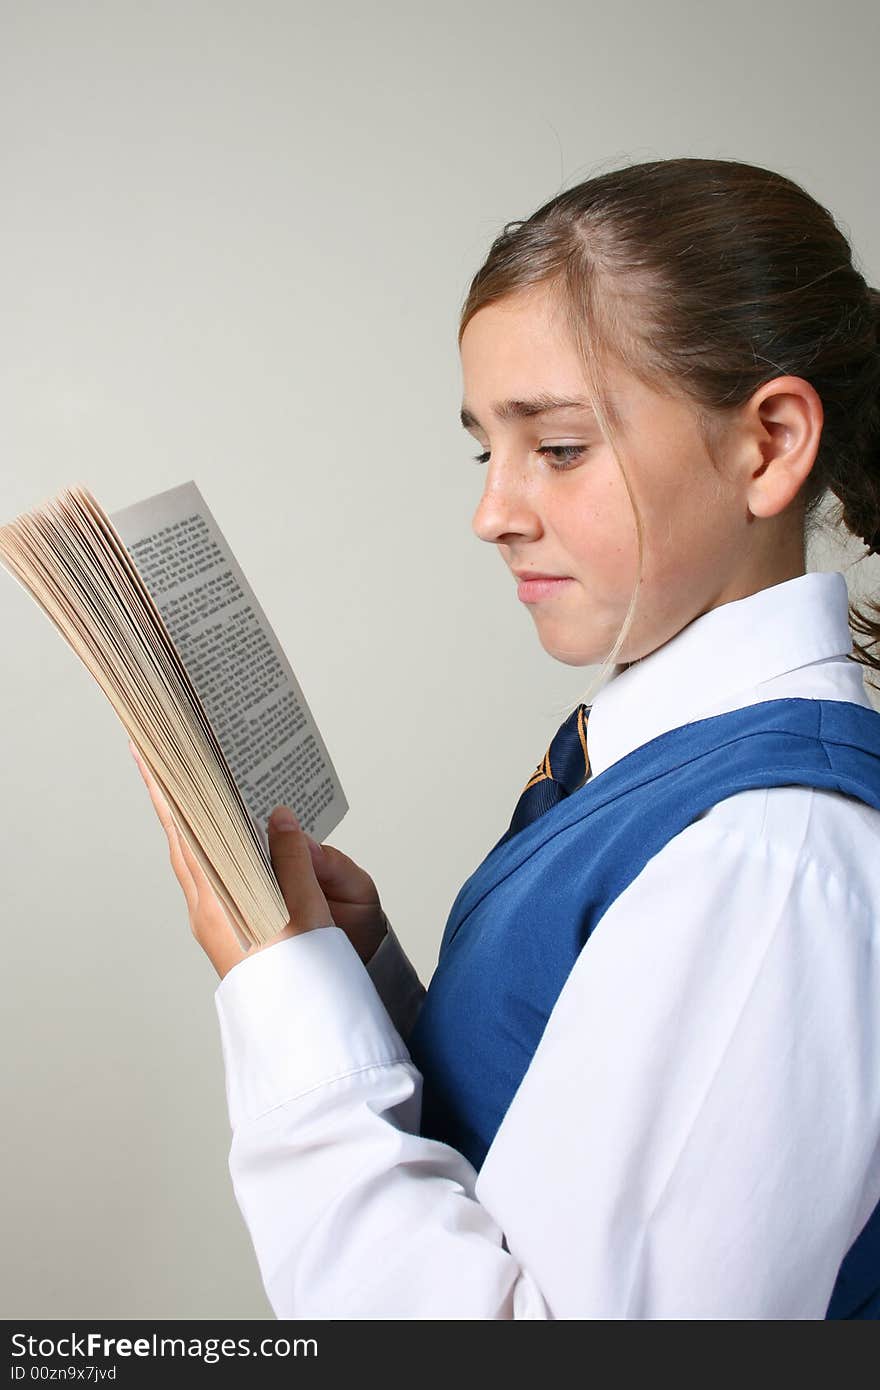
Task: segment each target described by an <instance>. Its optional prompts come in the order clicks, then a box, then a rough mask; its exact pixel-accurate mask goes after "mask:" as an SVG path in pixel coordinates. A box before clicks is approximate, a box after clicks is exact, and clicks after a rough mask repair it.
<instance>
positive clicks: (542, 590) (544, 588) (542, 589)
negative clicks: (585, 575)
mask: <svg viewBox="0 0 880 1390" xmlns="http://www.w3.org/2000/svg"><path fill="white" fill-rule="evenodd" d="M573 582H574V581H573V580H572V578H571V576H570V575H567V574H549V575H543V574H533V575H530V576H529V577H528V578H527V579H520V581H519V583H518V584H517V586H516V596H517V598H518V599H520V600H521V601H522V602H523V603H537V602H539V601H540V600H541V599H547V598H555V597H556V596H557V595H558V594H560V593H562V592H563V591H564V590H565V587H566V585H567V584H571V583H573Z"/></svg>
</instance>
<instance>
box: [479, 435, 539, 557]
mask: <svg viewBox="0 0 880 1390" xmlns="http://www.w3.org/2000/svg"><path fill="white" fill-rule="evenodd" d="M471 527H472V530H473V532H474V534H475V535H476V536H477V537H478V538H479V539H480V540H481V541H491V542H492V544H494V545H497V544H498V543H499V542H502V541H507V540H508V539H511V538H513V537H523V536H524V537H526V538H527V539H530V540H533V539H534V538H535V537H536V536H538V535H540V533H541V521H540V517H539V515H538V511H537V507H536V505H535V499H534V498H530V497H529V490H528V487H527V485H526V482H525V477H524V474H523V471H522V469H521V468H517V467H516V465H515V464H505V463H504V462H503V460H502V459H501V458H500V456H497V455H495V454H494V453H493V455H492V458H491V460H490V462H489V465H488V467H487V470H486V485H485V487H484V488H483V495H482V497H481V498H480V501H479V503H478V505H477V509H476V511H475V512H474V515H473V519H472V521H471Z"/></svg>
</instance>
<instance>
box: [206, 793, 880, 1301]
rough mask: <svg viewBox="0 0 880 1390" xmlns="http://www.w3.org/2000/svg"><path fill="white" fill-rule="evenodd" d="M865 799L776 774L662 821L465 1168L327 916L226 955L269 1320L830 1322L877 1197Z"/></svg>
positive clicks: (871, 909) (234, 1072)
mask: <svg viewBox="0 0 880 1390" xmlns="http://www.w3.org/2000/svg"><path fill="white" fill-rule="evenodd" d="M875 815H876V813H874V812H872V811H870V809H869V808H865V807H863V806H861V805H857V804H856V803H854V802H853V803H849V801H848V799H847V798H844V797H839V796H838V795H837V794H836V793H831V792H826V791H818V792H817V791H815V790H813V789H809V788H800V787H792V788H788V787H785V788H769V789H765V790H756V791H748V792H745V793H741V794H740V795H739V796H737V797H733V798H730V799H728V801H727V802H724V803H721V804H720V805H719V806H718V807H715V808H713V810H712V811H711V812H710V813H708V814H707V815H705V816H703V817H702V818H701V819H699V820H697V821H696V822H694V823H693V824H692V825H690V826H688V828H687V829H686V830H685V831H683V832H682V833H680V834H679V835H677V836H675V837H674V838H673V839H672V840H671V841H670V842H669V843H668V844H667V845H666V846H665V847H664V849H663V850H662V851H661V852H660V853H658V854H657V855H655V856H654V857H653V858H652V859H651V860H650V861H649V862H648V863H647V865H646V866H645V868H644V869H643V870H642V871H641V873H640V874H639V875H638V876H637V877H636V878H635V879H634V880H633V881H632V883H631V884H629V886H628V887H627V888H626V889H625V890H624V892H622V893H621V894H620V896H619V897H618V898H617V899H616V900H615V901H614V902H613V903H612V905H611V907H610V908H609V909H608V911H607V912H606V913H605V915H604V916H603V918H602V920H601V921H600V923H599V924H598V926H597V927H596V929H595V931H594V932H593V934H592V935H591V937H590V938H589V940H588V941H587V943H586V945H585V946H584V948H583V950H582V951H581V953H580V955H579V957H578V959H577V961H576V963H575V966H574V968H573V969H572V971H571V973H570V975H569V977H568V979H567V980H566V982H565V985H564V986H563V989H562V992H561V993H560V995H559V997H558V999H557V1001H556V1004H555V1007H554V1008H553V1011H552V1013H551V1015H550V1018H549V1021H548V1024H547V1027H546V1029H545V1030H544V1034H543V1036H542V1038H541V1041H540V1043H539V1045H538V1048H537V1050H536V1052H535V1055H534V1057H533V1058H532V1061H531V1064H530V1066H529V1068H528V1070H527V1072H526V1074H525V1076H524V1078H523V1081H522V1083H521V1085H520V1087H519V1089H518V1091H517V1092H516V1094H515V1096H514V1098H513V1101H512V1103H511V1105H510V1107H509V1109H508V1111H507V1113H506V1115H505V1117H504V1119H503V1121H502V1124H501V1126H500V1128H499V1130H498V1132H497V1134H496V1136H495V1139H494V1142H493V1143H492V1145H491V1147H490V1149H489V1152H488V1154H487V1156H486V1159H485V1161H484V1163H483V1165H482V1168H481V1169H480V1171H479V1173H476V1172H475V1170H474V1169H473V1167H472V1166H471V1165H470V1163H469V1162H468V1161H467V1160H466V1159H465V1158H464V1157H463V1156H462V1155H461V1154H460V1153H458V1152H456V1151H455V1150H454V1149H453V1148H451V1147H450V1146H448V1145H446V1144H443V1143H440V1142H439V1141H436V1140H432V1139H427V1138H422V1137H420V1136H419V1133H418V1129H419V1117H420V1104H421V1076H420V1074H419V1072H418V1070H417V1069H416V1067H415V1066H414V1064H413V1062H412V1060H411V1058H410V1055H409V1053H408V1050H407V1047H406V1043H405V1040H404V1038H403V1036H402V1035H401V1033H400V1031H399V1030H398V1028H397V1027H396V1026H395V1023H394V1022H393V1021H392V1018H391V1016H390V1015H389V1012H388V1009H387V1008H386V1006H385V1004H383V1002H382V999H381V998H380V995H379V993H378V992H377V984H376V983H374V981H373V979H372V978H371V974H370V972H369V971H368V969H367V968H365V967H364V966H363V964H362V963H361V961H360V959H359V958H358V956H357V954H356V952H355V951H354V949H353V948H352V946H351V945H350V943H349V942H348V940H347V938H346V937H345V935H344V933H343V932H342V931H341V930H340V929H339V928H336V927H326V928H319V929H318V930H316V931H312V932H309V933H306V934H304V935H302V936H298V937H293V938H289V939H286V940H284V941H282V942H280V943H278V944H277V945H275V946H272V947H271V948H269V949H268V950H266V951H263V952H260V953H259V954H257V955H255V956H253V957H251V958H249V959H247V960H245V961H243V962H242V963H241V964H239V965H237V966H235V967H234V968H233V969H232V970H231V971H230V972H229V973H228V974H227V975H226V976H225V978H224V979H223V980H222V981H221V982H220V984H219V985H218V987H217V990H216V994H215V1002H216V1007H217V1012H218V1017H219V1023H220V1032H221V1041H222V1048H223V1055H224V1061H225V1067H226V1086H227V1099H228V1106H229V1116H230V1122H231V1126H232V1145H231V1150H230V1155H229V1168H230V1174H231V1177H232V1182H233V1187H234V1192H235V1196H236V1199H237V1201H238V1204H239V1206H240V1209H241V1212H242V1215H243V1218H244V1220H245V1223H246V1225H247V1227H248V1230H249V1232H250V1235H251V1238H252V1241H253V1244H254V1249H255V1253H256V1257H257V1261H258V1264H259V1268H260V1272H261V1276H262V1280H263V1284H264V1287H265V1290H266V1293H267V1296H268V1298H269V1301H270V1304H271V1306H272V1308H273V1310H274V1312H275V1314H276V1315H277V1316H278V1317H279V1318H295V1317H302V1318H306V1317H318V1318H389V1319H398V1318H421V1319H438V1318H440V1319H444V1318H456V1319H462V1318H474V1319H487V1318H491V1319H496V1318H533V1319H549V1318H689V1319H692V1318H711V1319H725V1318H734V1319H751V1318H774V1319H792V1318H794V1319H800V1318H822V1317H823V1316H824V1313H825V1309H826V1307H827V1304H828V1300H829V1298H830V1295H831V1290H832V1287H833V1285H834V1281H835V1278H836V1275H837V1271H838V1269H839V1266H840V1264H841V1261H842V1259H843V1257H844V1255H845V1254H846V1251H847V1249H848V1248H849V1246H850V1245H851V1244H852V1242H853V1241H854V1240H855V1238H856V1236H857V1235H858V1233H859V1230H860V1229H861V1227H862V1226H863V1225H864V1223H865V1221H866V1220H867V1218H868V1216H869V1215H870V1212H871V1211H872V1209H873V1207H874V1205H875V1203H876V1202H877V1200H878V1197H880V1155H878V1136H880V1036H878V1032H880V1023H878V1021H880V952H878V950H877V922H878V920H880V913H878V911H877V908H878V899H880V888H878V879H877V875H876V872H875V871H874V870H873V869H872V868H871V865H873V862H874V860H875V859H876V856H873V858H872V857H871V853H870V847H871V845H872V844H875V837H876V819H874V818H873V817H874V816H875ZM783 826H784V827H785V830H784V832H783ZM777 831H778V833H776V832H777ZM840 846H843V847H845V848H844V849H843V850H842V851H841V852H838V847H840ZM847 856H849V858H848V857H847ZM849 860H852V862H853V863H856V862H858V863H861V864H862V865H864V866H865V868H864V871H863V872H860V873H859V874H855V875H854V874H851V873H849V872H847V871H846V865H847V863H848V862H849ZM540 930H541V923H540V922H536V923H535V931H540ZM385 944H386V943H385V942H383V946H385ZM380 949H382V948H380ZM398 950H399V944H396V943H395V942H390V943H388V951H387V952H386V956H387V957H389V959H388V960H386V962H385V964H387V965H391V964H392V962H391V960H390V957H391V956H392V955H393V954H394V953H395V952H396V951H398ZM401 955H402V953H401ZM404 959H405V958H404ZM381 964H382V963H381V962H377V965H378V966H381ZM396 965H397V966H398V967H399V966H400V965H401V961H400V959H398V960H397V962H396ZM410 969H411V967H410ZM413 973H414V972H413ZM410 985H412V981H411V980H410ZM406 994H407V991H406V990H403V991H402V992H401V991H398V992H397V994H396V995H395V992H394V991H393V990H390V992H389V996H388V997H389V998H391V997H392V995H395V998H396V999H397V1000H398V1001H399V1000H400V999H402V998H403V997H405V996H406ZM417 994H418V990H412V991H411V992H410V993H409V996H408V998H409V1006H407V1007H408V1008H409V1012H407V1008H404V1009H403V1012H402V1013H398V1017H399V1019H400V1020H401V1021H402V1022H404V1020H405V1026H409V1025H410V1024H411V1020H412V1017H413V1012H412V1009H413V1008H414V1007H416V1006H415V1004H414V1002H413V1001H414V1000H415V998H416V996H417ZM395 1007H398V1005H397V1004H396V1005H395ZM474 1066H475V1067H478V1066H479V1058H478V1057H475V1058H474Z"/></svg>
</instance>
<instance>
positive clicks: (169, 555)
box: [0, 482, 348, 950]
mask: <svg viewBox="0 0 880 1390" xmlns="http://www.w3.org/2000/svg"><path fill="white" fill-rule="evenodd" d="M0 562H2V563H3V564H4V565H5V567H6V568H7V569H8V570H9V571H10V573H11V574H12V575H13V576H14V578H16V579H17V580H18V581H19V583H21V584H22V585H23V586H24V588H25V589H26V590H27V591H28V592H29V593H30V594H31V596H32V597H33V598H34V599H35V600H36V602H37V603H38V604H39V605H40V607H41V608H42V609H43V610H44V612H45V613H46V614H47V615H48V617H49V618H50V619H51V620H52V622H53V623H54V624H55V626H56V628H57V629H58V631H59V632H60V633H61V635H62V636H63V637H64V638H65V640H66V641H67V642H68V644H69V645H70V646H71V647H72V648H73V650H74V652H76V654H77V656H78V657H79V658H80V659H81V661H82V662H83V663H84V664H85V666H86V667H87V668H88V670H89V671H90V672H91V674H92V675H93V676H94V678H95V680H96V681H97V682H98V684H99V685H100V686H101V689H102V690H103V691H104V694H105V695H106V696H107V698H108V699H109V701H110V702H111V704H112V705H113V708H114V709H115V711H116V713H117V715H118V716H119V719H120V721H121V722H122V724H123V726H124V728H125V730H126V732H127V733H128V735H129V737H130V738H131V740H132V741H133V743H134V745H135V747H136V748H137V750H138V752H139V753H140V755H141V757H142V758H143V760H144V762H145V763H146V765H147V767H148V768H149V769H150V771H151V772H152V774H153V776H154V777H155V779H156V781H157V782H158V784H159V786H160V787H161V789H162V792H163V793H164V795H165V797H166V799H167V801H168V803H169V805H170V806H171V809H172V812H173V813H174V818H175V820H176V822H177V825H178V827H179V829H180V831H181V833H182V834H183V835H185V837H186V840H187V843H188V844H189V845H190V847H191V849H192V851H193V854H194V855H195V856H196V858H197V859H198V861H199V863H200V864H201V865H202V868H203V869H204V871H205V873H206V874H207V876H208V878H209V879H210V881H211V883H212V885H213V887H214V890H215V892H216V893H217V896H218V897H219V898H220V901H221V902H222V903H224V905H225V907H226V910H227V913H228V915H229V919H230V921H231V923H232V925H233V927H234V929H235V931H236V934H237V936H238V938H239V941H240V942H241V945H242V948H243V949H245V950H247V948H248V947H249V946H250V945H251V944H258V945H262V944H263V943H264V942H265V941H268V940H269V938H270V937H271V936H274V935H275V934H276V933H277V932H279V931H281V930H282V928H283V927H285V926H286V925H287V922H288V920H289V917H290V914H289V912H288V910H287V907H286V905H285V902H284V896H283V894H282V892H281V889H280V887H279V884H278V880H277V879H276V877H275V873H274V870H273V868H272V863H271V859H270V856H269V839H268V834H267V829H266V826H267V822H268V819H269V815H270V813H271V811H272V809H273V808H274V807H275V806H277V805H279V803H281V802H284V804H285V805H287V806H290V807H291V808H292V810H293V811H294V812H295V814H296V816H297V818H298V819H299V822H300V824H301V825H302V826H303V828H304V829H305V830H307V831H308V833H309V834H310V835H312V836H313V837H314V838H315V839H316V840H322V839H323V838H324V837H325V836H326V835H328V834H329V833H330V831H331V830H333V828H334V827H335V826H336V825H338V824H339V822H340V821H341V820H342V817H343V816H344V815H345V813H346V811H347V810H348V802H347V801H346V799H345V796H344V794H343V792H342V788H341V786H340V783H339V779H338V777H337V776H336V772H335V769H334V767H333V764H332V762H331V761H330V757H329V754H328V752H327V748H326V746H325V744H324V740H323V739H322V737H321V735H320V733H319V732H318V728H317V726H316V724H315V722H314V720H313V718H312V716H311V714H310V712H309V708H308V706H307V704H306V702H305V699H304V697H303V693H302V691H301V689H300V687H299V684H298V682H297V680H296V677H295V676H294V674H293V671H292V669H291V667H290V664H289V662H288V661H287V658H286V657H285V655H284V653H283V651H282V650H281V647H280V645H279V643H278V639H277V638H276V636H275V634H274V632H273V631H272V628H271V627H270V626H269V623H268V621H267V619H266V616H265V614H264V613H263V610H262V609H261V607H260V605H259V604H258V603H257V600H256V598H255V597H254V594H253V592H252V590H251V588H250V585H249V584H248V582H247V580H246V579H245V577H244V575H243V574H242V572H241V570H240V568H239V566H238V565H237V564H236V562H235V559H234V558H233V555H232V552H231V551H230V549H229V546H228V545H227V543H226V541H225V540H224V538H223V536H222V534H221V532H220V529H219V527H218V526H217V523H216V521H215V520H214V518H213V516H212V515H211V513H210V511H209V510H208V507H207V506H206V504H205V500H204V498H203V497H202V495H201V493H200V492H199V489H198V488H197V487H196V485H195V483H194V482H188V483H183V484H181V486H180V487H174V488H171V489H169V491H167V492H160V493H158V494H157V495H156V496H154V497H148V498H146V499H145V500H144V501H143V502H137V503H135V505H134V506H131V507H126V508H124V509H123V510H122V511H118V512H115V513H113V515H112V516H108V515H107V513H106V512H104V511H103V509H102V508H101V506H100V505H99V503H98V502H97V501H96V500H95V498H94V497H93V496H92V494H91V493H90V492H89V491H88V489H86V488H84V487H74V488H67V489H65V490H64V491H63V492H61V493H59V494H58V496H57V497H53V498H51V499H50V500H49V501H48V502H46V503H44V504H43V505H42V506H40V507H37V508H35V509H34V510H33V511H31V512H25V513H24V514H23V515H22V516H19V517H17V518H16V519H15V520H14V521H12V522H10V523H9V524H8V525H6V526H2V527H0ZM125 751H126V757H129V756H130V754H129V752H128V749H127V748H126V750H125Z"/></svg>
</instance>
